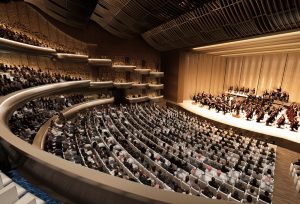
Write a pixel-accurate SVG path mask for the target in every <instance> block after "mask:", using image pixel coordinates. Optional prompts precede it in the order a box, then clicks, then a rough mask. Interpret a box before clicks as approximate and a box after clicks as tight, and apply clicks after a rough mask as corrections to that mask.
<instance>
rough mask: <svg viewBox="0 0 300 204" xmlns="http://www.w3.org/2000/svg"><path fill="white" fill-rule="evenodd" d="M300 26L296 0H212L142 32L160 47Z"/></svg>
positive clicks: (191, 45)
mask: <svg viewBox="0 0 300 204" xmlns="http://www.w3.org/2000/svg"><path fill="white" fill-rule="evenodd" d="M298 28H300V1H299V0H214V1H211V2H208V3H206V4H205V5H204V6H202V7H199V8H197V9H195V10H193V11H191V12H188V13H186V14H184V15H181V16H179V17H178V18H175V19H173V20H171V21H169V22H167V23H164V24H162V25H160V26H158V27H155V28H153V29H151V30H149V31H147V32H145V33H143V34H142V36H143V38H144V39H145V40H146V41H147V42H148V43H149V44H150V45H152V46H153V47H155V48H156V49H158V50H161V51H167V50H172V49H178V48H188V47H195V46H201V45H209V44H215V43H218V42H226V41H232V40H237V39H243V38H249V37H253V36H260V35H266V34H271V33H277V32H282V31H284V32H285V31H291V30H295V29H298Z"/></svg>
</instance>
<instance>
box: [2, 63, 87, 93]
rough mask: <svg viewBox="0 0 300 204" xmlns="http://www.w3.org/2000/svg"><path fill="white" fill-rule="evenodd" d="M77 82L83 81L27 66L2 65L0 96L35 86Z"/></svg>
mask: <svg viewBox="0 0 300 204" xmlns="http://www.w3.org/2000/svg"><path fill="white" fill-rule="evenodd" d="M77 80H81V79H80V78H76V77H71V76H69V75H61V74H56V73H54V74H50V73H47V72H42V71H41V70H37V71H36V70H34V69H32V68H29V67H27V66H22V67H17V66H7V65H4V64H0V96H4V95H7V94H9V93H12V92H14V91H18V90H21V89H25V88H30V87H34V86H39V85H44V84H51V83H58V82H63V81H77Z"/></svg>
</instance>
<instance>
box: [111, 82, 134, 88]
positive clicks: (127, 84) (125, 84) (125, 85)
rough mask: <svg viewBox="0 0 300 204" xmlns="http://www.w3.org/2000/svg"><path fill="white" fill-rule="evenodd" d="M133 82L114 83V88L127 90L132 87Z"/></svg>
mask: <svg viewBox="0 0 300 204" xmlns="http://www.w3.org/2000/svg"><path fill="white" fill-rule="evenodd" d="M132 84H133V82H114V86H115V87H116V88H120V89H127V88H131V87H132Z"/></svg>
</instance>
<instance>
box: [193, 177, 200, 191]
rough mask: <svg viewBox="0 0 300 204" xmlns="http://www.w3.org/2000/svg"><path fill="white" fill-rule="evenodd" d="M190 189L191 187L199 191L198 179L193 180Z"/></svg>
mask: <svg viewBox="0 0 300 204" xmlns="http://www.w3.org/2000/svg"><path fill="white" fill-rule="evenodd" d="M192 187H193V188H194V189H196V190H197V191H199V190H200V186H199V181H198V179H195V180H194V182H193V183H192Z"/></svg>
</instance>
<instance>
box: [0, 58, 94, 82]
mask: <svg viewBox="0 0 300 204" xmlns="http://www.w3.org/2000/svg"><path fill="white" fill-rule="evenodd" d="M0 63H4V64H7V65H16V66H19V65H20V66H21V65H25V66H29V67H31V68H33V69H36V70H37V69H41V70H43V71H45V72H48V71H49V72H51V73H61V74H68V75H72V76H76V77H80V78H83V79H87V78H90V74H91V71H90V69H89V67H88V64H87V63H77V62H76V63H75V62H62V61H54V60H52V59H50V58H48V57H41V56H32V55H25V54H15V53H9V54H8V53H0Z"/></svg>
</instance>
